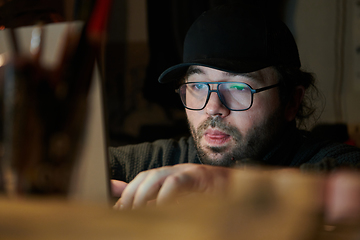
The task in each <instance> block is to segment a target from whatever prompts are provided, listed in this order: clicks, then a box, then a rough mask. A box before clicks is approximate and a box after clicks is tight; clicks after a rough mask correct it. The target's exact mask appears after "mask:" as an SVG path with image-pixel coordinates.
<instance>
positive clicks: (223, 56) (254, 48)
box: [159, 4, 301, 83]
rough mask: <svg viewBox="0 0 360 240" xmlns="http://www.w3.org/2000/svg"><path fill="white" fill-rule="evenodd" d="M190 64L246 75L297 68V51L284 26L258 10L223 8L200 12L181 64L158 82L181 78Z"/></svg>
mask: <svg viewBox="0 0 360 240" xmlns="http://www.w3.org/2000/svg"><path fill="white" fill-rule="evenodd" d="M191 65H200V66H205V67H210V68H214V69H218V70H222V71H227V72H234V73H247V72H253V71H257V70H260V69H262V68H265V67H269V66H276V65H283V66H289V67H295V68H300V66H301V63H300V59H299V53H298V49H297V46H296V43H295V40H294V37H293V36H292V34H291V32H290V30H289V29H288V28H287V26H286V25H285V24H284V23H283V22H281V21H280V20H279V19H276V18H274V17H272V16H270V15H269V14H267V13H266V11H264V10H263V9H262V8H259V7H255V6H248V5H240V4H230V5H223V6H219V7H217V8H214V9H211V10H209V11H207V12H205V13H203V14H202V15H201V16H200V17H199V18H198V19H197V20H196V21H195V22H194V23H193V25H192V26H191V27H190V29H189V31H188V32H187V35H186V37H185V41H184V53H183V63H181V64H178V65H175V66H172V67H170V68H168V69H167V70H165V71H164V72H163V73H162V74H161V75H160V77H159V82H161V83H166V82H170V81H173V80H179V79H180V78H182V77H183V76H184V75H185V73H186V71H187V68H188V67H189V66H191Z"/></svg>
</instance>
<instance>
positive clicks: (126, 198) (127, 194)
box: [119, 171, 150, 209]
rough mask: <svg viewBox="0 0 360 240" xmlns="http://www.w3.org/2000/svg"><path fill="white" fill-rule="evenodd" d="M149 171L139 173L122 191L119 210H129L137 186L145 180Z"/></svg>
mask: <svg viewBox="0 0 360 240" xmlns="http://www.w3.org/2000/svg"><path fill="white" fill-rule="evenodd" d="M149 172H150V171H144V172H141V173H139V174H138V175H137V176H136V177H135V178H134V179H133V180H132V181H131V182H130V183H129V184H128V185H127V186H126V188H125V189H124V191H123V193H122V195H121V199H120V202H119V206H121V209H131V208H132V206H133V201H134V197H135V194H136V191H137V188H138V187H139V185H140V184H141V183H142V182H143V181H144V179H146V177H147V175H148V174H149Z"/></svg>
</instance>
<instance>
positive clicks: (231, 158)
mask: <svg viewBox="0 0 360 240" xmlns="http://www.w3.org/2000/svg"><path fill="white" fill-rule="evenodd" d="M282 113H283V112H282V111H281V109H280V108H279V109H278V110H277V111H275V112H274V113H273V114H272V115H271V116H270V117H269V118H267V119H266V120H265V121H263V122H261V123H260V124H258V125H257V126H253V127H252V128H250V129H249V130H248V132H247V133H246V134H245V135H244V134H241V133H240V131H239V130H238V129H237V128H236V127H234V126H231V125H230V124H228V123H226V122H224V120H222V118H221V117H220V116H215V117H209V118H208V119H206V120H205V121H204V122H203V123H201V124H200V126H199V127H198V128H197V129H195V127H194V126H193V125H192V124H190V122H189V127H190V132H191V135H192V137H193V138H194V142H195V147H196V149H197V152H198V156H199V159H200V161H201V163H203V164H208V165H215V166H226V167H229V166H232V165H234V164H235V162H236V161H239V160H240V161H241V160H242V159H247V161H249V160H251V161H260V162H261V159H262V158H263V157H264V155H265V154H266V153H267V152H268V151H269V150H270V149H271V148H272V147H273V146H274V145H275V144H276V142H278V140H279V139H280V137H281V135H282V134H283V132H284V129H285V125H286V123H285V120H284V118H282V117H281V116H282ZM209 127H211V128H217V129H219V130H221V131H222V132H224V133H226V134H228V135H230V136H231V137H232V145H231V146H230V147H229V146H204V145H202V144H201V139H202V138H203V137H204V133H205V132H206V130H207V129H208V128H209Z"/></svg>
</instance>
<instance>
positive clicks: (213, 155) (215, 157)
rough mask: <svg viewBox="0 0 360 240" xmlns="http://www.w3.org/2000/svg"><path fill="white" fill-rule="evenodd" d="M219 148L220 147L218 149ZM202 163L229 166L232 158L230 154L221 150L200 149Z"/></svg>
mask: <svg viewBox="0 0 360 240" xmlns="http://www.w3.org/2000/svg"><path fill="white" fill-rule="evenodd" d="M217 150H218V149H217ZM198 154H199V158H200V161H201V163H203V164H207V165H213V166H223V167H229V166H231V165H232V158H231V157H230V156H228V154H224V153H220V152H213V151H212V152H210V153H209V152H205V151H202V150H200V151H198Z"/></svg>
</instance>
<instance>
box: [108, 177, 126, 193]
mask: <svg viewBox="0 0 360 240" xmlns="http://www.w3.org/2000/svg"><path fill="white" fill-rule="evenodd" d="M126 186H127V183H126V182H123V181H118V180H114V179H111V181H110V188H111V195H112V196H113V197H121V194H122V192H123V191H124V189H125V187H126Z"/></svg>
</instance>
